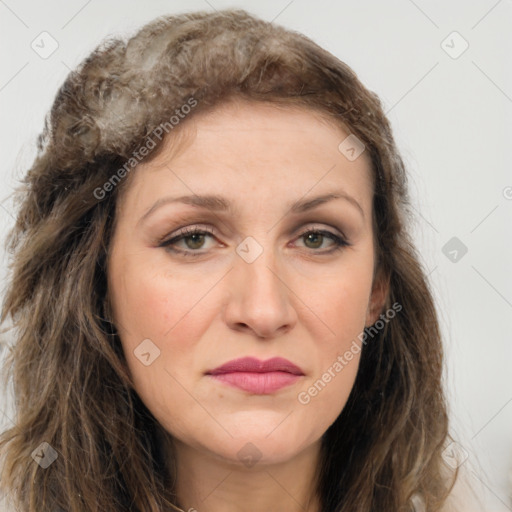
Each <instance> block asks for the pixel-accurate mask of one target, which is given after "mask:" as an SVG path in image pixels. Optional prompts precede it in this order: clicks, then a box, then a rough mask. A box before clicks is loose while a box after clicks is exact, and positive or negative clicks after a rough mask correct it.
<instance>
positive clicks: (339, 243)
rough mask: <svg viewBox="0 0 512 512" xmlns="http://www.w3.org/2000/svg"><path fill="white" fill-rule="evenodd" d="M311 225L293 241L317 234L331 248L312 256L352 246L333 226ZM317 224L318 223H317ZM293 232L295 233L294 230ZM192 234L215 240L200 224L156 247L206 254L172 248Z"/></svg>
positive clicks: (192, 253) (213, 231) (184, 252)
mask: <svg viewBox="0 0 512 512" xmlns="http://www.w3.org/2000/svg"><path fill="white" fill-rule="evenodd" d="M312 224H313V225H311V223H310V224H309V225H308V224H307V223H306V226H304V227H302V229H301V230H300V232H299V233H298V234H296V235H295V236H294V240H297V239H300V238H301V237H303V236H305V235H306V234H308V233H318V234H320V235H322V236H324V237H326V238H328V239H330V240H331V242H332V246H331V247H330V248H327V249H325V248H324V249H323V250H315V249H310V251H311V252H312V253H313V254H314V253H317V254H318V255H319V256H320V255H328V254H332V253H334V252H336V251H339V250H341V249H343V248H345V247H349V246H351V245H352V244H351V243H350V242H349V241H348V239H347V237H346V236H345V235H344V234H343V233H342V232H341V231H340V230H338V229H337V228H334V227H333V226H329V228H325V227H323V226H319V225H315V223H312ZM317 224H318V223H317ZM331 229H332V230H335V231H338V232H339V233H340V234H336V233H334V232H333V231H331ZM293 231H295V232H296V231H297V230H296V229H295V230H293ZM194 234H202V235H209V236H211V237H213V238H217V237H216V236H215V229H214V228H212V227H210V226H207V225H206V226H205V225H200V224H194V225H190V226H186V227H184V228H181V229H179V230H178V231H177V232H175V233H173V234H172V235H171V236H170V237H164V239H162V240H160V241H159V245H158V247H163V248H164V249H165V250H167V251H169V252H172V253H175V254H178V255H180V256H190V257H194V256H202V255H205V254H207V252H208V251H207V250H206V251H201V250H198V251H194V250H191V249H177V248H175V247H173V245H175V244H176V243H177V242H179V241H181V240H183V239H185V238H187V237H189V236H192V235H194Z"/></svg>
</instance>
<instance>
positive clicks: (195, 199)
mask: <svg viewBox="0 0 512 512" xmlns="http://www.w3.org/2000/svg"><path fill="white" fill-rule="evenodd" d="M334 199H344V200H346V201H348V202H349V203H350V204H352V205H353V206H355V207H356V209H357V210H358V211H359V212H360V213H361V216H362V217H363V218H364V217H365V215H364V211H363V209H362V207H361V205H360V204H359V203H358V202H357V201H356V200H355V199H354V198H353V197H352V196H350V195H348V194H347V193H345V192H336V193H330V194H324V195H321V196H317V197H314V198H313V199H299V200H298V201H296V202H294V203H292V204H289V205H288V207H289V211H290V212H291V213H304V212H306V211H308V210H312V209H313V208H316V207H318V206H320V205H322V204H324V203H327V202H328V201H332V200H334ZM170 203H182V204H188V205H190V206H194V207H196V208H201V209H205V210H211V211H214V212H232V211H233V204H232V203H231V202H230V201H229V200H227V199H226V198H225V197H223V196H219V195H202V196H200V195H197V194H194V195H187V196H180V197H170V196H169V197H161V198H160V199H158V200H157V201H156V202H155V203H154V204H153V206H151V208H149V210H147V211H146V212H145V213H144V215H143V216H142V217H141V218H140V219H139V220H138V222H137V224H140V223H141V222H142V221H144V220H145V219H146V218H148V217H149V216H150V215H151V214H152V213H153V212H154V211H155V210H157V209H158V208H160V207H161V206H163V205H164V204H170Z"/></svg>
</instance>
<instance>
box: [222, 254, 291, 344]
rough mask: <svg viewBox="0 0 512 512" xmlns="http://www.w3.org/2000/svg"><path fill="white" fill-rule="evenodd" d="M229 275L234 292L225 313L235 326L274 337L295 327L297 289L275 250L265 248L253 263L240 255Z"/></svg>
mask: <svg viewBox="0 0 512 512" xmlns="http://www.w3.org/2000/svg"><path fill="white" fill-rule="evenodd" d="M228 276H229V280H230V281H229V292H230V295H229V301H228V303H227V305H226V308H225V310H224V315H225V322H226V324H227V325H228V326H229V327H230V328H231V329H234V330H236V331H242V332H244V331H246V332H247V333H251V334H253V335H256V336H257V337H258V338H274V337H276V336H279V335H282V334H284V333H286V332H288V331H289V330H291V329H292V328H293V327H294V325H295V324H296V322H297V314H296V310H295V309H294V307H293V304H292V303H291V301H290V299H291V298H292V297H293V292H292V290H291V289H290V285H289V284H288V283H286V279H285V276H284V273H283V271H282V269H280V268H279V267H278V266H276V261H275V258H274V256H273V253H272V251H271V250H269V249H265V250H264V251H263V252H262V253H261V254H260V255H259V256H258V257H257V258H256V260H255V261H253V262H252V263H248V262H247V261H245V260H244V259H243V258H241V257H239V256H238V255H237V256H236V258H235V263H234V268H233V270H232V271H231V272H229V274H228ZM292 300H293V299H292Z"/></svg>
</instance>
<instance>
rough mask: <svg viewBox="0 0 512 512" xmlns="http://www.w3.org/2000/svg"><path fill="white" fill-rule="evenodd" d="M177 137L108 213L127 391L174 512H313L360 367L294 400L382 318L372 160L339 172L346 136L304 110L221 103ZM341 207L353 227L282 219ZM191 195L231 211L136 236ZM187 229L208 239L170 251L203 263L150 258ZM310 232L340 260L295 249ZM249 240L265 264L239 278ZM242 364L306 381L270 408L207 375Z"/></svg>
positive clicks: (311, 243) (200, 213) (331, 213)
mask: <svg viewBox="0 0 512 512" xmlns="http://www.w3.org/2000/svg"><path fill="white" fill-rule="evenodd" d="M184 127H185V124H184ZM182 134H185V135H184V137H182V143H181V144H179V145H177V146H176V147H175V148H173V146H172V139H171V138H168V139H167V140H166V141H165V146H164V148H163V151H162V152H161V153H159V154H158V156H157V157H156V158H154V159H152V160H151V161H148V162H143V163H141V164H140V165H139V166H138V168H137V170H136V172H134V174H132V175H130V178H129V179H130V181H129V183H127V188H126V189H125V190H124V191H123V196H122V201H120V202H119V203H118V211H117V214H116V215H117V216H116V219H117V222H116V227H115V231H114V236H113V240H112V246H111V252H110V256H109V262H108V279H109V294H110V298H111V302H112V308H113V309H112V310H113V314H114V318H115V321H116V325H117V327H118V332H119V335H120V338H121V341H122V345H123V350H124V353H125V355H126V359H127V363H128V366H129V370H130V373H131V375H132V377H133V380H134V385H135V389H136V391H137V392H138V394H139V395H140V397H141V398H142V400H143V401H144V403H145V404H146V406H147V407H148V408H149V410H150V411H151V412H152V413H153V415H154V416H155V417H156V419H157V420H158V421H159V422H160V423H161V425H162V426H163V427H164V428H165V430H166V431H167V432H169V433H170V434H171V436H172V439H173V440H174V450H175V456H176V461H177V462H176V463H177V474H178V478H177V484H176V485H177V487H176V489H177V495H178V498H179V503H180V506H181V507H182V508H183V509H184V510H189V509H191V508H195V509H197V511H199V512H215V511H221V510H222V511H223V512H230V511H237V512H240V511H251V512H259V511H261V512H263V511H269V510H272V511H274V510H287V511H299V510H300V511H302V512H303V511H319V510H320V508H319V502H318V499H317V497H316V496H315V492H314V479H315V477H316V476H317V475H318V467H319V450H320V442H321V436H322V435H323V434H324V433H325V431H326V430H327V428H328V427H329V426H330V425H331V424H332V423H333V422H334V421H335V419H336V418H337V417H338V415H339V414H340V412H341V411H342V409H343V407H344V405H345V403H346V401H347V399H348V396H349V394H350V391H351V389H352V387H353V384H354V380H355V377H356V373H357V370H358V365H359V357H360V354H355V355H354V356H353V358H352V360H351V361H349V362H347V364H346V366H344V368H343V370H342V371H340V372H339V373H337V374H336V376H335V377H334V378H332V379H331V380H330V382H329V383H328V384H327V385H325V387H324V388H323V389H322V390H321V391H320V392H318V393H317V395H316V396H314V397H311V400H310V401H309V403H307V404H303V403H300V402H299V400H298V395H299V393H300V392H304V391H305V390H306V391H307V390H308V388H310V387H311V386H312V385H313V383H315V381H317V380H318V379H319V378H321V377H322V374H324V372H325V371H326V370H327V369H328V368H330V367H332V366H333V364H334V363H335V361H337V360H338V359H337V358H338V356H343V354H344V353H345V352H346V351H347V350H349V349H350V347H351V345H352V344H353V342H354V340H357V336H358V335H359V334H360V333H361V332H362V331H363V328H364V326H365V325H371V324H372V323H374V321H375V320H376V319H378V316H379V314H380V313H381V312H382V307H383V303H384V300H385V295H386V293H387V290H386V289H385V287H384V285H383V284H381V283H380V281H377V280H375V281H374V279H373V277H374V262H375V260H374V240H373V232H372V194H373V190H372V180H371V171H370V163H369V158H368V157H367V154H366V152H363V153H362V155H361V156H360V157H358V158H357V159H356V160H354V161H349V160H348V159H347V158H346V157H345V156H344V155H343V154H342V153H341V152H340V151H339V150H338V145H339V144H340V142H341V141H342V140H343V139H345V137H346V136H347V135H348V134H349V132H348V131H345V130H342V129H341V128H340V127H339V126H334V125H332V124H331V123H329V122H327V121H326V120H325V119H323V118H322V117H321V116H320V115H319V114H318V113H316V112H314V111H312V110H309V109H307V108H300V107H299V108H291V107H276V106H275V105H268V104H261V103H257V104H255V103H252V102H245V101H236V102H233V101H231V102H229V103H225V104H223V105H222V106H221V107H219V108H217V109H215V110H214V111H213V112H210V113H208V114H204V113H203V114H197V115H196V116H194V117H193V118H190V119H188V120H186V130H184V131H183V132H182ZM183 141H185V143H183ZM339 191H343V192H344V193H345V194H347V195H349V196H351V197H352V198H353V199H354V200H355V201H357V203H358V204H359V205H360V208H361V210H362V212H361V211H359V209H358V208H357V207H356V206H354V205H353V204H352V203H351V202H350V201H348V200H345V199H341V200H340V199H336V200H331V201H328V202H325V203H324V204H322V205H320V206H317V207H316V208H314V209H312V210H310V211H307V212H304V213H298V214H297V213H291V212H290V211H289V206H288V205H289V204H291V203H292V202H294V201H297V200H300V199H312V198H313V197H316V196H319V195H322V194H326V193H330V192H339ZM190 194H192V195H193V194H197V195H202V194H219V195H222V196H224V197H225V198H226V199H227V200H229V201H231V202H232V203H233V210H232V211H229V212H219V211H215V212H214V211H212V210H210V209H199V208H197V207H194V206H192V205H188V204H183V203H168V204H163V205H161V206H160V207H158V208H156V209H154V210H153V211H152V212H151V213H150V214H149V215H148V216H147V217H146V218H145V219H144V220H142V221H140V219H141V217H142V216H143V215H144V214H145V213H146V212H147V211H148V210H149V209H150V208H151V207H152V206H153V205H154V203H155V202H156V201H157V200H158V199H160V198H163V197H167V196H181V195H190ZM187 226H197V227H198V228H199V229H204V228H206V227H209V228H210V229H211V230H213V235H210V234H206V235H205V236H204V237H199V238H198V237H196V238H194V237H190V236H189V237H188V238H185V239H181V240H180V241H177V242H175V244H174V248H176V249H178V250H179V249H181V250H182V251H187V250H188V252H194V251H196V252H199V253H201V255H200V256H198V257H195V258H193V257H185V256H180V255H179V254H176V253H172V252H169V251H168V250H167V249H166V248H165V247H160V246H159V241H160V240H162V239H164V240H169V239H171V238H173V237H174V236H176V235H178V234H180V233H179V231H180V230H181V229H182V228H184V227H187ZM313 229H323V230H328V231H330V232H332V233H334V234H336V235H339V236H342V237H345V238H346V240H348V242H349V243H350V245H349V246H346V247H341V249H340V250H335V251H333V250H332V249H333V248H334V247H335V244H334V242H333V241H332V240H331V239H330V238H328V237H327V236H325V237H323V238H322V237H321V236H319V237H317V238H313V239H311V240H308V236H307V234H306V235H304V236H302V235H303V233H305V232H307V231H310V230H313ZM249 236H250V237H253V238H254V239H255V240H256V241H257V243H258V244H259V246H260V247H261V248H262V251H263V252H262V253H261V254H260V255H259V256H258V257H257V258H256V259H255V260H254V261H252V262H250V263H249V262H247V261H246V260H245V259H244V258H242V257H241V256H240V255H239V254H238V253H237V251H236V248H237V247H238V246H240V244H241V247H244V244H242V242H243V241H244V240H245V239H246V237H249ZM310 238H311V237H310ZM245 247H247V246H245ZM250 251H254V248H253V249H250ZM329 251H331V252H330V253H329ZM251 254H255V253H254V252H251ZM148 338H149V339H150V340H151V341H152V343H154V345H155V346H157V347H158V349H159V350H160V355H159V356H158V357H157V358H156V359H154V360H153V361H152V362H151V364H149V365H148V366H146V365H144V364H142V363H141V361H140V360H139V358H138V357H136V356H135V355H134V350H135V349H136V348H137V346H139V345H140V343H141V342H142V341H143V340H145V339H148ZM352 346H353V345H352ZM359 346H360V343H359ZM244 356H253V357H256V358H258V359H262V360H265V359H268V358H271V357H275V356H280V357H284V358H286V359H288V360H290V361H292V362H293V363H294V364H296V365H298V366H299V367H300V368H301V369H302V371H303V373H304V375H303V376H302V377H300V378H299V380H298V381H297V382H295V383H294V384H292V385H291V386H288V387H285V388H282V389H280V390H278V391H276V392H274V393H272V394H267V395H261V394H252V393H249V392H247V391H243V390H240V389H238V388H234V387H230V386H227V385H226V384H224V383H222V382H218V381H216V380H215V379H213V378H212V377H210V376H207V375H205V372H206V371H207V370H210V369H212V368H215V367H217V366H219V365H221V364H223V363H225V362H227V361H229V360H232V359H236V358H239V357H244ZM248 443H251V444H250V445H248ZM240 450H242V452H241V453H242V454H243V453H246V454H247V453H248V454H249V455H251V454H252V456H253V463H252V464H250V463H248V462H247V460H242V457H241V455H239V451H240Z"/></svg>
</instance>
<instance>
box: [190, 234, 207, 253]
mask: <svg viewBox="0 0 512 512" xmlns="http://www.w3.org/2000/svg"><path fill="white" fill-rule="evenodd" d="M203 236H204V235H201V234H199V233H194V234H193V235H190V236H189V237H188V238H189V239H192V245H193V246H192V247H191V249H199V247H200V246H201V242H202V240H201V237H203ZM198 238H199V240H198ZM194 239H195V240H194ZM194 243H198V244H199V245H194ZM187 245H189V246H190V244H187Z"/></svg>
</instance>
